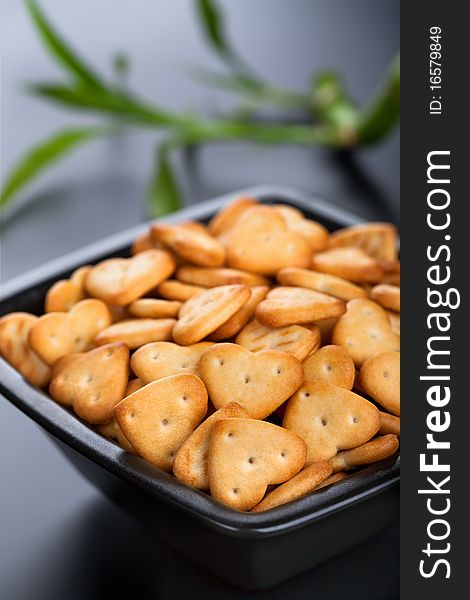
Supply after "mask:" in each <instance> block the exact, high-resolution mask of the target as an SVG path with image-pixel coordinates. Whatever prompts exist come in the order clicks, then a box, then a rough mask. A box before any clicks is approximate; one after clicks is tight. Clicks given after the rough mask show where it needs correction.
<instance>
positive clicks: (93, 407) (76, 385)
mask: <svg viewBox="0 0 470 600" xmlns="http://www.w3.org/2000/svg"><path fill="white" fill-rule="evenodd" d="M128 378H129V349H128V348H127V346H126V345H125V344H119V343H118V344H108V345H107V346H103V347H101V348H94V349H93V350H89V351H88V352H83V353H81V352H80V353H76V354H71V355H68V356H64V357H63V358H61V359H59V360H58V361H57V362H56V363H55V365H54V368H53V370H52V379H51V383H50V385H49V393H50V395H51V396H52V398H54V400H56V401H57V402H60V403H61V404H65V405H66V406H71V407H73V410H74V411H75V412H76V413H77V415H78V416H79V417H81V418H82V419H85V421H88V423H93V424H102V423H107V422H109V421H110V420H111V419H112V417H113V409H114V407H115V406H116V404H117V403H118V402H120V401H121V400H122V399H123V397H124V394H125V391H126V387H127V381H128Z"/></svg>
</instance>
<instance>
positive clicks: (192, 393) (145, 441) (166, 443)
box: [114, 373, 207, 471]
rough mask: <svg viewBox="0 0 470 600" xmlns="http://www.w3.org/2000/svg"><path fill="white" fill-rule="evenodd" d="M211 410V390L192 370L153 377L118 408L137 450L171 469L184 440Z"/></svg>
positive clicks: (120, 421)
mask: <svg viewBox="0 0 470 600" xmlns="http://www.w3.org/2000/svg"><path fill="white" fill-rule="evenodd" d="M206 412H207V391H206V388H205V386H204V384H203V382H202V381H201V380H200V379H199V377H197V376H196V375H193V374H192V373H182V374H180V375H171V376H170V377H164V378H163V379H158V380H157V381H152V382H151V383H148V384H147V385H145V386H144V387H142V388H140V390H137V391H136V392H134V393H133V394H131V395H130V396H127V398H124V400H122V402H120V403H119V404H118V405H117V406H116V407H115V409H114V416H115V417H116V421H117V422H118V425H119V427H120V428H121V430H122V432H123V434H124V435H125V436H126V438H127V439H128V440H129V442H130V444H132V447H133V448H134V449H135V451H136V452H137V454H139V455H140V456H142V458H145V460H148V461H149V462H150V463H152V464H153V465H155V466H157V467H159V468H160V469H163V470H164V471H169V470H170V469H171V466H172V463H173V459H174V457H175V454H176V452H177V451H178V450H179V448H180V447H181V445H182V444H183V442H184V441H185V440H186V439H187V438H188V437H189V436H190V435H191V433H192V432H193V430H194V429H195V428H196V427H197V426H198V425H199V423H200V422H201V421H202V419H203V418H204V416H205V414H206Z"/></svg>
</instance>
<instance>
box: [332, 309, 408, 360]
mask: <svg viewBox="0 0 470 600" xmlns="http://www.w3.org/2000/svg"><path fill="white" fill-rule="evenodd" d="M332 342H333V344H335V345H338V346H342V347H343V348H344V349H345V350H346V352H347V353H348V354H349V356H350V357H351V358H352V359H353V361H354V364H355V365H356V367H358V368H359V367H361V366H362V365H363V363H364V362H365V361H366V360H367V359H368V358H370V357H371V356H374V354H379V353H380V352H387V351H390V350H396V351H398V350H400V336H398V335H397V334H396V333H394V332H393V331H392V329H391V324H390V320H389V318H388V315H387V313H386V312H385V310H384V309H383V308H382V307H381V306H379V305H378V304H376V303H375V302H374V301H373V300H368V299H366V298H356V299H355V300H350V301H349V302H348V304H347V311H346V313H345V314H344V315H342V316H341V317H340V318H339V319H338V322H337V323H336V325H335V328H334V330H333V336H332Z"/></svg>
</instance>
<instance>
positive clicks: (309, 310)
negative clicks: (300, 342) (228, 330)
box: [255, 287, 346, 327]
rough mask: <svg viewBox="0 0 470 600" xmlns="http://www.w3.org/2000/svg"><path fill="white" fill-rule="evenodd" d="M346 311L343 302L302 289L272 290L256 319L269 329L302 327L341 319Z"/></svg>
mask: <svg viewBox="0 0 470 600" xmlns="http://www.w3.org/2000/svg"><path fill="white" fill-rule="evenodd" d="M345 312H346V306H345V304H344V302H343V301H342V300H339V299H338V298H333V296H327V295H326V294H322V293H321V292H315V291H314V290H307V289H305V288H300V287H278V288H274V289H272V290H271V291H270V292H269V293H268V295H267V296H266V298H265V299H264V300H262V301H261V302H260V303H259V304H258V306H257V307H256V311H255V314H256V319H257V320H258V321H259V322H260V323H261V324H263V325H266V326H267V327H286V326H288V325H301V324H302V323H312V322H314V321H321V320H322V319H332V318H334V317H339V316H340V315H342V314H343V313H345Z"/></svg>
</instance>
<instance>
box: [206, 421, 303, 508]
mask: <svg viewBox="0 0 470 600" xmlns="http://www.w3.org/2000/svg"><path fill="white" fill-rule="evenodd" d="M305 455H306V449H305V444H304V442H303V441H302V440H301V439H300V438H299V437H298V436H297V435H295V434H294V433H292V432H291V431H287V430H286V429H283V428H282V427H278V426H277V425H273V424H272V423H267V422H266V421H258V420H256V419H243V418H237V419H221V420H219V421H217V423H215V425H214V427H213V431H212V438H211V443H210V448H209V461H208V465H209V481H210V491H211V495H212V497H213V498H214V499H215V500H218V501H219V502H223V503H224V504H227V505H228V506H232V507H233V508H236V509H238V510H250V509H252V508H253V507H254V506H256V505H257V504H258V503H259V502H260V501H261V500H262V498H263V496H264V494H265V493H266V489H267V487H268V485H272V484H279V483H283V482H284V481H287V480H288V479H290V478H291V477H293V476H294V475H295V474H296V473H298V472H299V471H300V469H302V467H303V466H304V463H305Z"/></svg>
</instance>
